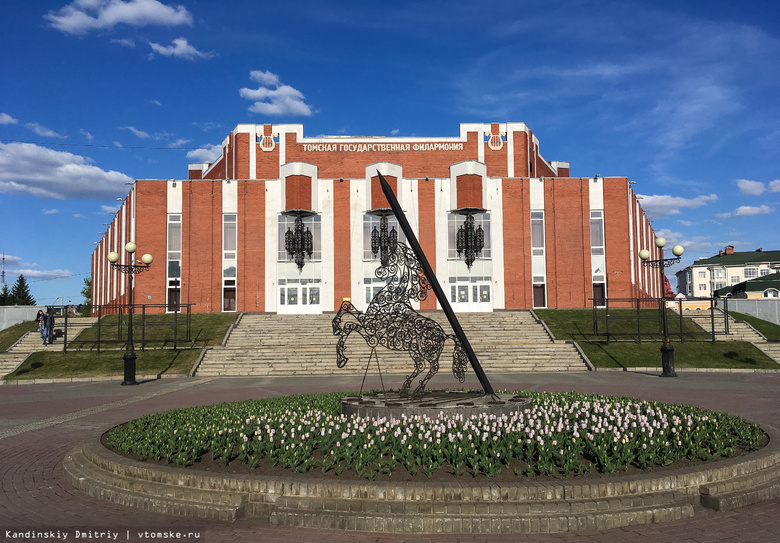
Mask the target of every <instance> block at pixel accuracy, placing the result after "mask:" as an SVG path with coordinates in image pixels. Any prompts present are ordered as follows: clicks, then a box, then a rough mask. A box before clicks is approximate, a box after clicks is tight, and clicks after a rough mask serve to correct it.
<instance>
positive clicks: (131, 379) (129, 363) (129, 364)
mask: <svg viewBox="0 0 780 543" xmlns="http://www.w3.org/2000/svg"><path fill="white" fill-rule="evenodd" d="M131 257H132V258H135V257H134V256H133V255H131ZM130 266H132V267H131V268H129V269H128V272H127V274H128V275H129V276H130V281H129V284H130V292H129V294H128V301H129V302H130V305H129V307H128V309H127V314H128V316H129V319H128V323H127V348H126V350H125V354H124V356H123V357H122V358H123V359H124V365H125V380H124V381H122V385H137V384H138V382H137V381H136V380H135V361H136V358H137V357H136V354H135V347H134V346H133V275H135V273H134V271H135V270H134V269H133V267H134V266H135V264H131V265H130ZM120 320H121V319H120Z"/></svg>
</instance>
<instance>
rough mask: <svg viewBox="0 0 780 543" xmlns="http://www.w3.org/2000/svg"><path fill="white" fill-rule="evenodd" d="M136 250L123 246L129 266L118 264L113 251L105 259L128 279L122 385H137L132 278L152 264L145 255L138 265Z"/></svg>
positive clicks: (129, 246)
mask: <svg viewBox="0 0 780 543" xmlns="http://www.w3.org/2000/svg"><path fill="white" fill-rule="evenodd" d="M136 248H137V247H136V244H135V243H133V242H132V241H131V242H130V243H127V244H126V245H125V251H127V252H128V253H130V259H129V260H130V264H119V263H118V262H119V253H117V252H114V251H112V252H110V253H108V257H107V258H108V261H109V262H110V263H111V267H112V268H114V269H115V270H118V271H120V272H122V273H124V274H127V276H128V279H129V291H128V292H129V296H128V301H129V309H128V311H127V313H128V316H129V321H128V324H127V347H126V349H125V354H124V356H123V357H122V358H123V359H124V366H125V380H124V381H122V385H137V384H138V383H137V382H136V380H135V360H136V358H137V357H136V355H135V347H134V346H133V277H134V276H135V274H136V273H142V272H145V271H146V270H148V269H149V266H150V264H151V263H152V255H150V254H148V253H147V254H145V255H144V256H142V257H141V260H140V262H141V263H140V264H139V263H138V262H139V261H138V260H135V250H136Z"/></svg>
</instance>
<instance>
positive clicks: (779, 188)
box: [769, 179, 780, 192]
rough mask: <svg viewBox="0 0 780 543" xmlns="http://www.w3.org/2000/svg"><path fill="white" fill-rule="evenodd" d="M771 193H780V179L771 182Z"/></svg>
mask: <svg viewBox="0 0 780 543" xmlns="http://www.w3.org/2000/svg"><path fill="white" fill-rule="evenodd" d="M769 192H780V179H775V180H774V181H770V182H769Z"/></svg>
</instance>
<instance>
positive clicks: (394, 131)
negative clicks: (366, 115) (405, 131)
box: [390, 128, 400, 136]
mask: <svg viewBox="0 0 780 543" xmlns="http://www.w3.org/2000/svg"><path fill="white" fill-rule="evenodd" d="M399 132H400V130H399V129H397V128H395V129H393V130H391V131H390V134H391V135H393V136H397V135H398V133H399Z"/></svg>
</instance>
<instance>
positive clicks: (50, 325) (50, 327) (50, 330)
mask: <svg viewBox="0 0 780 543" xmlns="http://www.w3.org/2000/svg"><path fill="white" fill-rule="evenodd" d="M46 331H47V333H46V340H47V341H48V342H49V343H54V311H51V310H49V311H48V312H47V313H46Z"/></svg>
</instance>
